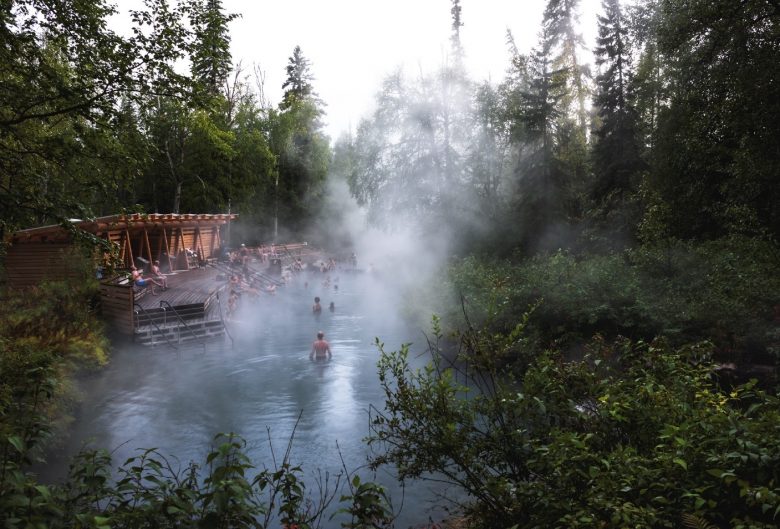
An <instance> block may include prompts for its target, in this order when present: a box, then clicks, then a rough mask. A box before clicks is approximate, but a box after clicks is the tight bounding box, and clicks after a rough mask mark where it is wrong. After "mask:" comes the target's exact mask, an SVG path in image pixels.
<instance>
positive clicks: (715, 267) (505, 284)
mask: <svg viewBox="0 0 780 529" xmlns="http://www.w3.org/2000/svg"><path fill="white" fill-rule="evenodd" d="M778 262H780V254H778V249H777V246H776V245H775V244H773V243H770V242H762V241H758V240H753V239H749V238H729V239H723V240H718V241H711V242H707V243H701V244H694V243H685V242H680V241H671V240H668V241H665V242H664V243H660V244H658V245H656V246H645V247H641V248H638V249H634V250H627V251H624V252H620V253H617V252H615V253H611V254H607V255H583V256H575V255H573V254H571V253H568V252H563V251H559V252H556V253H553V254H551V255H548V256H537V257H534V258H532V259H527V260H505V261H499V260H492V261H491V260H487V259H478V258H476V257H470V258H466V259H464V260H462V261H460V262H459V263H457V264H455V265H453V266H452V267H451V268H450V279H449V283H448V284H445V285H438V284H437V285H433V286H432V288H431V291H430V292H425V293H421V294H419V295H421V296H423V297H425V296H428V295H430V296H435V295H437V294H436V292H447V291H448V287H449V288H450V289H452V290H454V291H455V292H458V293H460V295H462V296H463V298H464V308H465V312H466V314H467V315H468V317H469V318H470V319H471V320H472V321H474V322H477V323H478V324H482V323H486V324H487V325H488V326H489V327H490V328H492V329H495V330H499V331H503V332H508V331H509V330H510V329H512V328H513V327H514V324H515V322H517V321H518V320H519V319H520V317H521V316H522V314H523V311H524V310H526V308H527V307H529V306H531V305H535V304H536V303H539V306H538V307H537V308H536V309H535V311H534V312H533V315H532V317H531V320H530V321H531V324H530V329H529V332H530V334H531V335H532V336H534V337H536V338H537V339H542V340H543V341H544V343H550V341H552V340H556V339H568V340H569V341H571V340H573V341H575V342H577V341H580V340H582V339H587V338H588V337H589V336H591V335H592V334H593V333H602V334H605V335H607V336H616V335H623V336H629V337H633V338H643V339H652V338H653V337H655V336H658V335H663V336H667V337H669V338H670V339H672V340H673V341H674V342H675V343H684V342H689V341H692V340H703V339H711V340H713V341H714V342H715V343H716V345H717V346H718V353H719V357H720V358H721V359H727V360H729V361H739V360H749V359H750V357H751V356H755V355H759V356H760V355H761V354H765V353H766V350H767V348H768V347H776V336H774V335H773V333H772V329H773V328H775V325H776V324H775V323H774V322H773V318H774V313H773V311H774V306H775V305H776V303H777V301H776V299H775V298H774V297H773V294H772V293H773V292H776V291H777V290H778V289H779V288H780V284H778V279H777V274H776V273H775V271H776V269H777V263H778ZM441 303H442V304H441V305H440V309H442V310H443V314H444V316H445V321H446V322H447V323H448V326H451V327H452V326H457V325H461V324H462V322H463V314H462V310H461V307H460V305H459V304H454V303H452V301H451V300H442V302H441ZM459 322H460V323H459ZM746 355H747V356H746Z"/></svg>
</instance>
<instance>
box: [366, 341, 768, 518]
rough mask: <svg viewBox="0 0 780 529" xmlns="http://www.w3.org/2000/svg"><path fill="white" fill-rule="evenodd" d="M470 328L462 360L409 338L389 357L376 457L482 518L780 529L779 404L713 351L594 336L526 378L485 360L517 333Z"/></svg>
mask: <svg viewBox="0 0 780 529" xmlns="http://www.w3.org/2000/svg"><path fill="white" fill-rule="evenodd" d="M473 332H476V331H474V330H473V329H470V330H469V331H468V332H467V333H464V341H462V342H461V345H462V346H463V347H462V355H461V356H460V357H459V359H458V360H457V361H456V362H453V363H449V362H447V361H446V360H444V357H443V356H442V352H441V350H440V349H439V346H438V344H437V343H436V342H434V343H433V344H431V345H432V349H431V352H432V355H433V356H432V358H433V360H432V362H431V363H430V364H429V365H428V366H427V367H425V368H423V369H412V368H411V367H410V365H409V363H408V361H407V355H408V349H407V348H405V347H404V348H402V349H401V350H400V351H398V352H395V353H386V352H384V351H382V353H383V354H382V358H381V361H380V364H379V376H380V380H381V382H382V385H383V387H384V388H385V392H386V401H387V402H386V406H385V408H384V409H383V410H377V411H376V412H375V413H374V414H373V415H372V434H371V437H370V438H369V442H370V443H371V444H372V445H373V446H374V447H375V448H378V447H382V448H383V449H385V450H386V452H384V453H383V454H382V455H380V456H378V457H375V458H374V465H382V464H393V465H396V466H397V467H398V468H399V471H400V473H401V475H402V477H406V478H425V477H430V478H431V479H435V480H445V481H447V482H449V483H451V484H453V485H455V486H457V487H458V488H460V490H462V492H463V493H464V496H463V498H462V503H463V507H464V508H465V510H466V512H467V513H468V514H469V515H470V517H469V518H470V521H471V526H473V527H495V526H501V527H507V526H510V525H513V524H515V526H516V527H520V528H524V527H528V528H531V527H561V528H564V527H566V528H569V527H605V528H609V527H614V528H622V527H648V528H649V527H653V528H656V527H669V528H673V527H679V526H680V522H681V521H682V520H686V521H689V522H690V521H691V520H692V519H693V518H691V517H696V519H698V520H701V521H708V522H710V523H713V524H714V525H717V526H726V525H727V526H730V527H751V528H765V527H771V526H773V525H774V524H775V523H776V520H777V516H778V514H780V486H778V483H779V481H778V479H780V475H779V474H778V470H777V469H778V468H780V465H778V463H779V461H778V457H780V444H778V443H779V441H778V440H779V439H780V436H779V435H778V433H780V432H778V419H779V418H780V401H779V400H778V399H777V397H776V396H774V395H771V394H768V393H765V392H763V391H760V390H758V389H756V386H755V383H753V382H751V383H749V384H746V385H744V386H740V387H737V388H734V389H733V390H731V391H730V392H723V391H722V390H720V389H719V387H718V386H717V384H716V383H715V381H714V379H713V370H712V365H711V364H710V363H709V361H708V353H709V347H708V346H707V345H706V344H704V345H697V346H686V347H682V348H679V349H677V350H674V349H672V348H671V347H669V346H668V345H667V344H666V343H664V342H663V341H658V342H654V343H652V344H648V343H642V342H639V343H631V342H628V341H624V342H618V343H616V344H614V345H607V344H605V343H603V342H600V341H595V342H593V343H592V344H591V346H590V347H589V351H588V353H587V354H586V355H585V357H584V358H583V360H581V361H575V362H567V361H564V360H563V358H562V357H561V354H560V353H558V352H555V351H548V352H546V353H545V354H542V355H539V356H538V357H537V358H536V360H534V361H533V362H532V364H531V365H530V366H529V367H528V369H527V370H526V371H525V373H524V375H523V376H522V377H521V378H518V379H515V378H514V377H512V376H511V375H510V374H509V373H508V372H507V371H506V370H505V369H504V368H502V367H501V366H502V363H501V362H500V361H496V362H493V363H492V364H491V363H490V361H489V360H490V359H492V358H497V357H496V356H495V355H494V354H493V351H491V350H490V349H491V348H495V346H496V344H497V343H498V341H500V340H504V341H507V340H508V341H510V342H511V341H516V339H511V338H510V337H509V336H503V337H501V338H500V339H499V338H498V337H496V339H494V340H480V339H474V338H473V337H471V336H470V334H471V333H473ZM516 336H517V334H516V335H515V337H516ZM485 347H487V349H485ZM380 348H381V347H380Z"/></svg>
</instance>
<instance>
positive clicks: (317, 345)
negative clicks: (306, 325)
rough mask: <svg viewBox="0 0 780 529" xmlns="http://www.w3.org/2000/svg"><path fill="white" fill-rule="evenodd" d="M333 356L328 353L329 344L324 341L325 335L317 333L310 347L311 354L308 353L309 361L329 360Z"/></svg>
mask: <svg viewBox="0 0 780 529" xmlns="http://www.w3.org/2000/svg"><path fill="white" fill-rule="evenodd" d="M332 357H333V355H332V354H331V352H330V344H329V343H328V342H327V341H325V333H324V332H322V331H320V332H318V333H317V339H316V340H315V341H314V343H313V344H312V345H311V353H309V360H317V361H320V360H325V359H326V358H327V360H330V359H331V358H332Z"/></svg>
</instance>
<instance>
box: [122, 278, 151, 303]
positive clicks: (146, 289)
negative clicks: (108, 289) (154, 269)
mask: <svg viewBox="0 0 780 529" xmlns="http://www.w3.org/2000/svg"><path fill="white" fill-rule="evenodd" d="M117 284H118V285H130V287H131V288H132V289H133V300H134V301H138V300H139V299H141V298H142V297H144V296H145V295H146V294H149V293H151V294H152V295H153V296H156V295H157V292H155V291H154V283H152V282H151V281H148V282H147V283H146V285H144V286H141V285H139V284H137V283H136V282H135V281H133V280H132V279H130V278H127V277H126V278H122V279H120V280H119V281H117Z"/></svg>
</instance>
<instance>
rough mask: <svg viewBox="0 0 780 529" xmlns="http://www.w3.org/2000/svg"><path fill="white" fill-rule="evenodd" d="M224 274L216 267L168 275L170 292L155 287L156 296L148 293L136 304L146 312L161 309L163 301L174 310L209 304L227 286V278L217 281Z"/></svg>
mask: <svg viewBox="0 0 780 529" xmlns="http://www.w3.org/2000/svg"><path fill="white" fill-rule="evenodd" d="M220 274H222V272H220V271H219V270H217V269H216V268H214V267H211V266H207V267H206V268H196V269H193V270H186V271H180V272H176V273H173V274H166V276H165V277H166V279H167V280H168V290H166V291H164V292H163V291H162V289H161V288H159V287H156V286H155V287H154V290H155V292H156V295H154V294H152V293H151V292H147V293H146V294H144V295H143V296H142V297H141V298H140V299H137V300H136V303H137V304H138V305H140V306H141V307H143V308H144V310H150V309H157V308H160V302H161V301H167V302H168V303H170V304H171V305H172V306H173V307H174V308H176V307H179V306H184V305H193V304H196V303H207V302H208V301H210V299H211V298H212V297H213V296H214V295H215V294H216V292H217V291H219V290H221V289H223V288H224V287H225V286H227V283H228V281H227V278H221V279H217V277H218V276H220Z"/></svg>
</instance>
